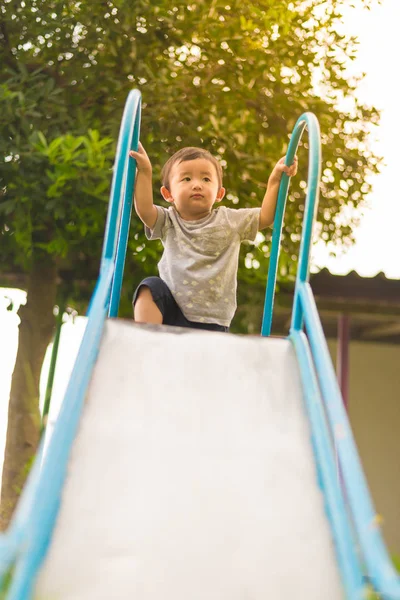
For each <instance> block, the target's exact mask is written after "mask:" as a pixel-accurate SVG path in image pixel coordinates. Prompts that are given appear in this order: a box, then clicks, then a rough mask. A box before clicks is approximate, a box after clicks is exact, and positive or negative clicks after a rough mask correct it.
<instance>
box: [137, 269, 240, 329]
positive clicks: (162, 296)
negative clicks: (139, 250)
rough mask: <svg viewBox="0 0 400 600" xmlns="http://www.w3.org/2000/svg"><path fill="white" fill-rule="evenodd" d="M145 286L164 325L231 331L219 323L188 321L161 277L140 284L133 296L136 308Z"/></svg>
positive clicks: (145, 280) (147, 279) (150, 278)
mask: <svg viewBox="0 0 400 600" xmlns="http://www.w3.org/2000/svg"><path fill="white" fill-rule="evenodd" d="M144 285H145V286H147V287H148V288H149V290H150V292H151V295H152V296H153V300H154V302H155V303H156V304H157V306H158V308H159V310H160V312H161V314H162V316H163V324H164V325H175V326H176V327H192V328H193V329H208V330H210V331H229V327H224V326H223V325H218V324H217V323H196V322H194V321H188V319H187V318H186V317H185V315H184V314H183V312H182V311H181V309H180V308H179V306H178V304H177V303H176V301H175V298H174V297H173V295H172V293H171V291H170V289H169V287H168V286H167V284H166V283H165V281H163V280H162V279H161V278H160V277H146V279H143V281H141V282H140V283H139V285H138V287H137V288H136V290H135V293H134V295H133V301H132V304H133V306H135V302H136V300H137V296H138V293H139V290H140V288H141V287H142V286H144Z"/></svg>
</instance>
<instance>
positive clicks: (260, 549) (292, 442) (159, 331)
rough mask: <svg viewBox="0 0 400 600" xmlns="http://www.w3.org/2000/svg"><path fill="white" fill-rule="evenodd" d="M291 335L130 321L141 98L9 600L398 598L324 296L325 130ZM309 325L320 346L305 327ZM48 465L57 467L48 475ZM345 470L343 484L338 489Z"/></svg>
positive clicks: (34, 482)
mask: <svg viewBox="0 0 400 600" xmlns="http://www.w3.org/2000/svg"><path fill="white" fill-rule="evenodd" d="M306 128H307V129H308V134H309V148H310V151H309V172H308V193H307V199H306V205H305V215H304V223H303V236H302V241H301V248H300V256H299V268H298V273H297V280H296V287H295V297H294V307H293V316H292V323H291V328H290V333H289V336H288V338H286V339H273V338H269V337H268V336H269V333H270V328H271V320H272V309H273V297H274V291H275V280H276V269H277V260H278V254H279V242H280V235H281V229H282V221H283V213H284V207H285V202H286V196H287V190H288V185H289V178H288V177H287V176H286V175H285V174H284V175H283V177H282V182H281V186H280V191H279V197H278V205H277V211H276V216H275V223H274V233H273V241H272V250H271V260H270V267H269V276H268V284H267V292H266V301H265V308H264V319H263V325H262V336H261V337H259V338H258V337H253V336H252V337H247V336H235V335H227V334H221V333H215V332H205V331H196V330H183V329H179V328H169V327H152V326H143V325H138V324H134V323H132V324H127V323H121V322H119V321H117V320H113V319H110V318H108V319H107V316H108V317H116V316H117V313H118V305H119V297H120V290H121V282H122V274H123V268H124V261H125V254H126V246H127V235H128V229H129V222H130V216H131V208H132V207H131V202H132V191H133V185H134V169H133V168H128V165H129V163H128V151H129V149H131V148H133V149H137V147H138V141H139V129H140V94H139V92H138V91H132V92H131V93H130V94H129V96H128V99H127V103H126V107H125V111H124V115H123V119H122V125H121V131H120V136H119V140H118V147H117V155H116V162H115V171H114V176H113V183H112V189H111V198H110V204H109V212H108V217H107V224H106V232H105V239H104V246H103V253H102V257H101V266H100V275H99V279H98V283H97V286H96V289H95V292H94V294H93V297H92V300H91V303H90V308H89V313H88V317H89V318H88V323H87V327H86V330H85V334H84V337H83V340H82V344H81V347H80V350H79V353H78V356H77V359H76V363H75V367H74V369H73V372H72V375H71V379H70V383H69V385H68V388H67V391H66V394H65V398H64V401H63V404H62V407H61V411H60V415H59V418H58V420H57V422H56V425H55V428H54V432H53V435H52V437H51V440H50V443H49V447H48V450H47V451H46V454H45V456H44V457H42V455H41V454H42V452H43V445H42V446H41V449H40V450H39V454H38V457H37V460H36V461H35V464H34V466H33V468H32V470H31V473H30V476H29V479H28V482H27V485H26V486H25V489H24V491H23V493H22V496H21V499H20V502H19V504H18V507H17V510H16V512H15V515H14V518H13V520H12V523H11V525H10V528H9V530H8V532H6V534H5V535H3V536H2V537H1V538H0V576H1V577H2V579H3V580H4V579H5V578H6V577H7V576H8V577H9V579H10V583H9V585H8V589H7V591H6V592H5V593H4V597H5V598H7V600H28V599H30V598H37V599H38V600H41V599H43V600H44V599H46V600H47V599H50V598H51V599H54V600H56V599H59V600H67V599H68V600H69V599H72V598H73V599H74V600H89V599H90V600H92V599H96V600H102V599H103V598H104V599H106V598H118V599H119V598H121V599H122V598H132V597H135V598H138V599H140V600H155V599H156V598H157V599H159V598H164V599H171V600H172V599H174V600H183V599H185V600H187V599H189V598H190V599H191V600H200V598H201V599H204V598H205V597H207V598H212V599H214V598H215V599H216V600H217V599H218V600H223V599H226V600H228V599H229V600H236V599H237V600H239V599H241V600H242V599H244V598H249V599H254V600H258V599H261V598H267V597H274V598H279V599H284V600H286V599H289V598H290V599H293V598H307V600H321V599H322V598H323V599H324V600H337V599H339V598H347V599H349V600H361V599H362V598H367V597H368V593H369V592H368V589H367V588H368V586H371V587H373V588H374V590H376V592H378V593H379V594H380V595H381V597H382V598H384V599H387V600H400V582H399V578H398V576H397V574H396V572H395V569H394V568H393V566H392V564H391V561H390V558H389V556H388V553H387V551H386V548H385V545H384V542H383V540H382V536H381V533H380V530H379V524H378V521H377V518H376V513H375V510H374V508H373V505H372V502H371V498H370V494H369V491H368V487H367V484H366V481H365V477H364V474H363V471H362V468H361V465H360V461H359V458H358V454H357V449H356V446H355V443H354V440H353V436H352V432H351V428H350V425H349V422H348V418H347V415H346V411H345V409H344V406H343V402H342V399H341V396H340V391H339V388H338V385H337V382H336V378H335V374H334V370H333V366H332V363H331V360H330V357H329V353H328V349H327V345H326V341H325V338H324V335H323V331H322V327H321V324H320V320H319V317H318V312H317V309H316V305H315V301H314V298H313V294H312V291H311V288H310V286H309V283H308V269H309V254H310V245H311V234H312V224H313V220H314V218H315V213H316V209H317V204H318V185H319V174H320V162H321V159H320V140H319V127H318V122H317V119H316V118H315V116H314V115H312V114H311V113H305V114H304V115H302V116H301V117H300V118H299V120H298V121H297V123H296V125H295V128H294V131H293V134H292V137H291V140H290V144H289V149H288V153H287V159H286V161H287V164H291V162H292V161H293V158H294V155H295V153H296V149H297V146H298V144H299V141H300V138H301V135H302V134H303V132H304V130H305V129H306ZM304 323H305V325H306V328H307V337H306V336H305V333H304V332H303V324H304ZM41 463H42V464H41ZM338 474H340V476H338Z"/></svg>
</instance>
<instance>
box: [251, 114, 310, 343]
mask: <svg viewBox="0 0 400 600" xmlns="http://www.w3.org/2000/svg"><path fill="white" fill-rule="evenodd" d="M306 126H307V128H308V135H309V146H310V150H309V162H308V182H309V186H308V192H307V198H306V204H305V214H304V221H303V235H302V239H301V246H300V255H299V267H298V271H297V274H298V277H300V281H305V279H306V278H307V276H308V269H309V267H308V264H309V254H310V244H311V237H312V226H313V220H314V216H315V213H316V211H317V208H318V194H319V187H318V184H319V178H320V171H321V144H320V130H319V123H318V120H317V118H316V116H315V115H314V114H313V113H308V112H307V113H304V114H303V115H301V116H300V117H299V118H298V119H297V122H296V124H295V126H294V129H293V133H292V136H291V138H290V142H289V148H288V151H287V153H286V159H285V164H286V165H291V164H292V163H293V160H294V157H295V156H296V151H297V148H298V146H299V143H300V139H301V136H302V135H303V132H304V130H305V128H306ZM289 183H290V177H289V176H288V175H287V174H286V173H283V174H282V179H281V184H280V186H279V192H278V200H277V204H276V211H275V218H274V228H273V233H272V244H271V255H270V260H269V267H268V279H267V289H266V293H265V303H264V315H263V322H262V326H261V335H263V336H268V335H270V333H271V325H272V313H273V307H274V295H275V287H276V274H277V269H278V259H279V250H280V244H281V237H282V227H283V215H284V212H285V206H286V199H287V195H288V190H289ZM296 297H297V296H296ZM293 318H294V319H295V320H296V324H297V323H298V321H299V305H298V302H297V301H296V302H295V309H294V317H293Z"/></svg>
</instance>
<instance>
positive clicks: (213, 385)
mask: <svg viewBox="0 0 400 600" xmlns="http://www.w3.org/2000/svg"><path fill="white" fill-rule="evenodd" d="M343 597H344V595H343V591H342V586H341V583H340V577H339V573H338V569H337V565H336V557H335V552H334V548H333V542H332V539H331V533H330V529H329V524H328V520H327V517H326V515H325V512H324V499H323V495H322V492H321V491H320V489H319V487H318V484H317V476H316V468H315V465H314V457H313V453H312V448H311V441H310V431H309V425H308V421H307V417H306V414H305V410H304V407H303V400H302V393H301V384H300V378H299V373H298V367H297V362H296V356H295V353H294V350H293V348H292V346H291V344H290V342H289V341H288V340H284V339H274V338H260V337H258V336H257V337H249V336H236V335H232V334H223V333H214V332H205V331H196V330H189V329H177V328H176V329H175V328H165V327H161V328H160V330H158V331H155V330H154V329H152V328H151V326H140V325H135V324H133V323H132V324H130V323H127V322H122V321H114V320H108V321H107V322H106V326H105V331H104V334H103V339H102V342H101V346H100V352H99V356H98V359H97V362H96V366H95V370H94V375H93V378H92V380H91V384H90V387H89V392H88V395H87V399H86V404H85V407H84V412H83V415H82V419H81V422H80V426H79V431H78V434H77V437H76V440H75V442H74V446H73V449H72V456H71V459H70V463H69V469H68V475H67V478H66V481H65V484H64V489H63V495H62V501H61V509H60V513H59V516H58V520H57V523H56V526H55V530H54V534H53V538H52V540H51V544H50V548H49V552H48V555H47V557H46V559H45V562H44V565H43V567H42V570H41V572H40V574H39V577H38V580H37V584H36V590H35V598H38V599H40V600H42V599H44V600H47V599H51V600H89V599H90V600H105V599H107V600H109V599H110V598H115V599H116V600H117V599H125V598H140V600H160V599H161V598H162V599H163V600H188V599H190V600H204V599H205V598H207V600H261V599H262V600H265V598H279V599H280V600H286V599H287V600H289V599H290V600H293V598H307V600H321V598H324V600H337V599H339V598H340V599H342V598H343Z"/></svg>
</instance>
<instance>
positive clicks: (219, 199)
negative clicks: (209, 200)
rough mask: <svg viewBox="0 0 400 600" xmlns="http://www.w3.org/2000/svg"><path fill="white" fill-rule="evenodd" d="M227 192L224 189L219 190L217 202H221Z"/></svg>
mask: <svg viewBox="0 0 400 600" xmlns="http://www.w3.org/2000/svg"><path fill="white" fill-rule="evenodd" d="M225 191H226V190H225V188H223V187H221V188H219V190H218V194H217V197H216V199H215V202H221V200H222V198H223V197H224V196H225Z"/></svg>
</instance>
